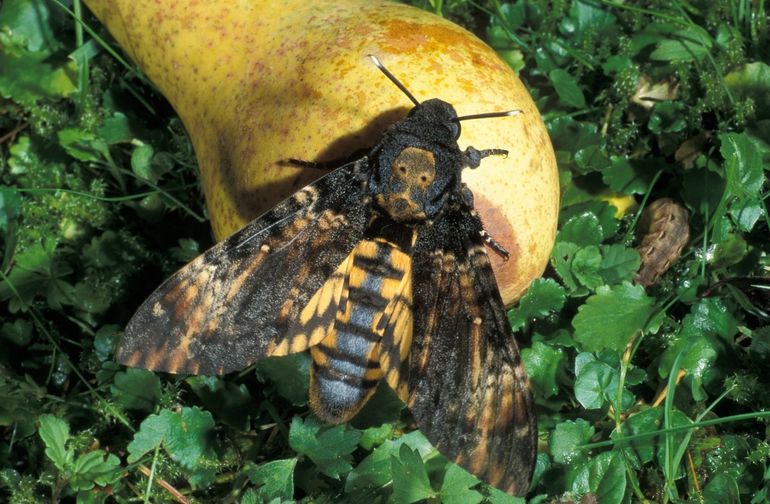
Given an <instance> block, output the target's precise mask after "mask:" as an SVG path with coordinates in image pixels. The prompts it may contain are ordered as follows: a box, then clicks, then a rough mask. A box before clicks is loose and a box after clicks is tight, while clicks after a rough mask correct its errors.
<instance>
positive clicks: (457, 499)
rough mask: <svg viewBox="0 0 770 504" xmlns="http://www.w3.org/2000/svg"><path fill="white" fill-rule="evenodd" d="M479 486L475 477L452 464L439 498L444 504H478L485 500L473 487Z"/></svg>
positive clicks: (445, 475)
mask: <svg viewBox="0 0 770 504" xmlns="http://www.w3.org/2000/svg"><path fill="white" fill-rule="evenodd" d="M478 484H479V480H478V479H476V477H475V476H473V475H472V474H470V473H468V471H466V470H465V469H463V468H462V467H460V466H458V465H455V464H452V465H450V466H449V469H447V471H446V474H444V483H443V484H442V485H441V490H439V497H440V498H441V502H443V503H444V504H478V503H479V502H481V501H482V500H483V499H484V496H483V495H481V494H480V493H479V492H477V491H476V490H472V488H473V487H475V486H477V485H478Z"/></svg>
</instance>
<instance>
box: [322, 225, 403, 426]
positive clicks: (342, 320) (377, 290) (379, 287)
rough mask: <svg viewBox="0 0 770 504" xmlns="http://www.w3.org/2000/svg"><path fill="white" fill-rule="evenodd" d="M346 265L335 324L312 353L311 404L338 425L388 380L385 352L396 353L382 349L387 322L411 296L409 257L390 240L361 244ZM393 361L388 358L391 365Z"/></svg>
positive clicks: (379, 239)
mask: <svg viewBox="0 0 770 504" xmlns="http://www.w3.org/2000/svg"><path fill="white" fill-rule="evenodd" d="M346 263H347V265H348V268H347V271H346V272H345V279H344V285H343V288H342V293H341V299H340V302H339V305H338V308H337V313H336V316H335V320H334V324H333V325H332V327H331V328H330V330H329V331H328V333H327V334H326V335H325V336H324V338H323V339H322V340H321V341H320V342H319V343H318V344H317V345H315V346H313V347H312V348H311V356H312V358H313V367H312V370H311V385H310V404H311V407H312V408H313V410H314V412H315V413H316V414H317V415H318V416H319V417H321V418H322V419H324V420H326V421H329V422H335V423H337V422H343V421H345V420H347V419H349V418H350V417H352V416H353V415H354V414H355V413H356V412H358V410H359V409H360V408H361V407H362V406H363V404H364V403H365V402H366V400H367V399H368V398H369V396H371V394H372V393H373V392H374V389H375V388H376V386H377V384H378V383H379V381H380V380H381V379H382V378H383V373H384V371H383V369H384V368H383V367H382V366H381V359H382V355H381V353H382V352H383V350H385V352H386V353H389V352H390V350H389V347H388V345H386V348H387V349H384V348H383V345H382V343H383V341H382V339H383V334H384V324H383V323H382V322H383V320H384V319H388V318H389V317H390V315H391V312H392V308H393V306H395V305H396V304H399V305H400V303H401V301H400V299H401V297H403V296H410V295H411V291H410V290H409V289H406V287H407V286H408V285H409V282H408V281H407V276H408V273H409V264H410V259H409V255H408V253H407V252H405V251H403V250H401V248H400V247H399V246H398V245H396V244H394V243H392V242H389V241H388V240H385V239H383V238H375V239H371V240H363V241H361V242H360V243H359V244H358V245H357V246H356V247H355V248H354V249H353V251H352V252H351V255H350V256H349V258H348V260H347V261H346ZM405 290H406V291H407V292H405ZM390 353H392V352H390ZM391 360H392V357H391V356H390V355H388V357H387V363H388V364H390V362H391ZM385 369H386V368H385Z"/></svg>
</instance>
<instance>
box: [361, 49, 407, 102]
mask: <svg viewBox="0 0 770 504" xmlns="http://www.w3.org/2000/svg"><path fill="white" fill-rule="evenodd" d="M369 59H371V60H372V63H374V66H376V67H377V68H379V69H380V71H381V72H382V73H384V74H385V77H387V78H388V79H390V81H391V82H392V83H393V84H395V85H396V86H398V89H400V90H401V92H402V93H404V94H405V95H406V96H407V98H409V99H410V100H412V103H414V106H415V107H416V106H417V105H419V104H420V102H418V101H417V98H415V97H414V96H412V93H410V92H409V90H408V89H406V86H404V85H403V84H401V82H399V80H398V79H396V77H395V76H394V75H393V74H392V73H390V72H389V71H388V69H387V68H385V65H383V64H382V62H380V60H379V59H378V58H377V56H375V55H374V54H369Z"/></svg>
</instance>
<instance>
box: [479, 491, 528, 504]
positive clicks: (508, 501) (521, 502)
mask: <svg viewBox="0 0 770 504" xmlns="http://www.w3.org/2000/svg"><path fill="white" fill-rule="evenodd" d="M487 500H488V501H489V504H526V502H527V500H526V499H525V498H524V497H514V496H512V495H508V494H507V493H505V492H503V491H502V490H498V489H497V488H494V487H489V497H487Z"/></svg>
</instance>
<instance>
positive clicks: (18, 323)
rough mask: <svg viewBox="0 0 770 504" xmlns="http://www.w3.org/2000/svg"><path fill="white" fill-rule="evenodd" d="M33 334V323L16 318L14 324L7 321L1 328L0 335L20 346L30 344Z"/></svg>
mask: <svg viewBox="0 0 770 504" xmlns="http://www.w3.org/2000/svg"><path fill="white" fill-rule="evenodd" d="M32 334H33V333H32V324H30V323H29V322H27V321H26V320H24V319H16V320H14V321H13V323H12V324H11V323H8V322H5V323H4V324H3V325H2V327H1V328H0V337H2V338H3V339H5V340H6V341H10V342H11V343H13V344H14V345H16V346H20V347H23V346H27V345H29V344H30V342H31V341H32Z"/></svg>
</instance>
